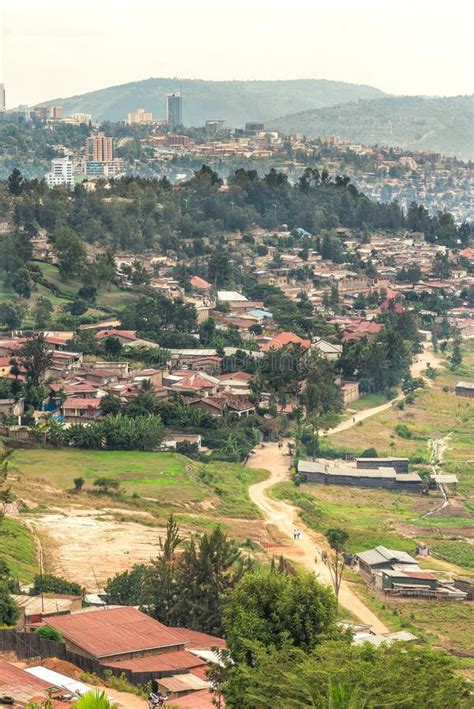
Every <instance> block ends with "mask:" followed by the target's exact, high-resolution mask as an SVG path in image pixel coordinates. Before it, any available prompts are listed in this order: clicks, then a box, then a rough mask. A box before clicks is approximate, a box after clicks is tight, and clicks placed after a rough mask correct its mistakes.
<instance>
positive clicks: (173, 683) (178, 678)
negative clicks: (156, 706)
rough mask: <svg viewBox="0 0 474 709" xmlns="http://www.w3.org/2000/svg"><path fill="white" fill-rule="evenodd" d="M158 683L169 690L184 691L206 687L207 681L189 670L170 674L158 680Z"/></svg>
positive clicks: (207, 685)
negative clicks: (180, 673) (178, 673)
mask: <svg viewBox="0 0 474 709" xmlns="http://www.w3.org/2000/svg"><path fill="white" fill-rule="evenodd" d="M158 684H159V685H160V686H162V687H164V688H165V689H167V690H168V691H169V692H186V691H190V690H191V691H192V690H198V689H207V688H208V687H209V682H205V681H204V680H202V679H201V678H200V677H197V676H196V675H193V674H192V673H191V672H189V673H187V674H183V675H172V676H171V677H163V678H162V679H160V680H158Z"/></svg>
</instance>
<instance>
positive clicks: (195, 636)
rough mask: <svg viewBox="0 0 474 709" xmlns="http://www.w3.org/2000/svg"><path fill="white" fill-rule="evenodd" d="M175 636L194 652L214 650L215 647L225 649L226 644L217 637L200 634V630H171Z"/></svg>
mask: <svg viewBox="0 0 474 709" xmlns="http://www.w3.org/2000/svg"><path fill="white" fill-rule="evenodd" d="M169 630H170V631H171V632H172V633H173V635H176V636H178V638H182V642H185V643H187V647H188V648H192V649H193V650H212V648H213V647H217V648H219V649H223V648H225V647H226V642H225V640H223V639H222V638H217V637H216V636H215V635H208V634H207V633H200V632H199V631H198V630H188V628H169Z"/></svg>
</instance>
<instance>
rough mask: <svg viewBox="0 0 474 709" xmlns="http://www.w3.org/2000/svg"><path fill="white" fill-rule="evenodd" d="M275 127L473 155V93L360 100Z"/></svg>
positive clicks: (278, 122)
mask: <svg viewBox="0 0 474 709" xmlns="http://www.w3.org/2000/svg"><path fill="white" fill-rule="evenodd" d="M282 115H283V114H282ZM271 125H272V126H273V127H275V128H278V129H280V130H282V131H285V132H287V133H304V134H305V135H308V136H318V135H338V136H340V137H342V138H348V139H350V140H353V141H356V142H358V143H363V144H365V145H374V144H381V145H393V146H396V145H398V146H401V147H403V148H408V149H413V150H436V151H439V152H441V153H444V154H445V155H456V156H457V157H459V158H464V159H467V160H469V159H473V158H474V96H453V97H448V98H422V97H421V96H393V97H392V96H391V97H384V98H377V99H372V100H358V101H357V102H352V103H346V104H344V105H339V106H332V107H326V108H319V109H317V110H309V111H302V112H300V113H293V114H291V115H286V116H283V117H282V118H279V119H277V120H275V121H272V122H271Z"/></svg>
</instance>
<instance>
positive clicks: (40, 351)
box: [18, 333, 52, 386]
mask: <svg viewBox="0 0 474 709" xmlns="http://www.w3.org/2000/svg"><path fill="white" fill-rule="evenodd" d="M18 357H19V358H20V360H21V362H22V364H23V366H24V368H25V369H26V377H27V381H28V384H29V385H33V386H37V385H38V384H39V383H40V382H41V379H42V377H43V375H44V373H45V372H46V370H47V368H48V367H49V365H50V363H51V359H52V355H51V352H50V351H49V349H48V346H47V344H46V340H45V339H44V335H43V334H42V333H40V334H38V335H34V336H33V337H31V338H30V339H28V340H27V341H26V342H25V343H24V344H23V346H22V347H21V348H20V349H19V351H18Z"/></svg>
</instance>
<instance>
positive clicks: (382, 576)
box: [356, 545, 474, 601]
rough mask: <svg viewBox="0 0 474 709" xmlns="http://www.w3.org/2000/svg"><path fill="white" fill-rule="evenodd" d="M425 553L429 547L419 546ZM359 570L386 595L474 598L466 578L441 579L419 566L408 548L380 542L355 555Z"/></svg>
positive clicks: (375, 588) (454, 599)
mask: <svg viewBox="0 0 474 709" xmlns="http://www.w3.org/2000/svg"><path fill="white" fill-rule="evenodd" d="M418 553H419V555H420V556H426V555H427V554H428V549H427V548H426V547H425V546H422V547H420V548H419V549H418ZM356 559H357V563H358V567H359V571H360V572H361V573H362V574H363V576H364V577H365V578H366V580H367V582H368V583H369V584H370V585H371V586H372V587H373V588H374V590H376V591H378V592H379V593H380V594H383V595H384V596H386V597H391V598H419V599H430V600H446V601H449V600H451V601H465V600H473V599H474V587H473V586H472V584H471V583H470V582H469V581H466V580H465V579H448V580H441V579H439V578H438V577H437V576H436V575H435V574H434V573H433V572H431V571H429V572H428V571H423V570H422V569H420V567H419V565H418V562H417V560H416V559H414V558H413V557H412V556H410V554H408V553H407V552H405V551H398V550H395V549H387V548H386V547H384V546H382V545H380V546H377V547H374V548H373V549H369V550H368V551H362V552H359V553H358V554H356Z"/></svg>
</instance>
